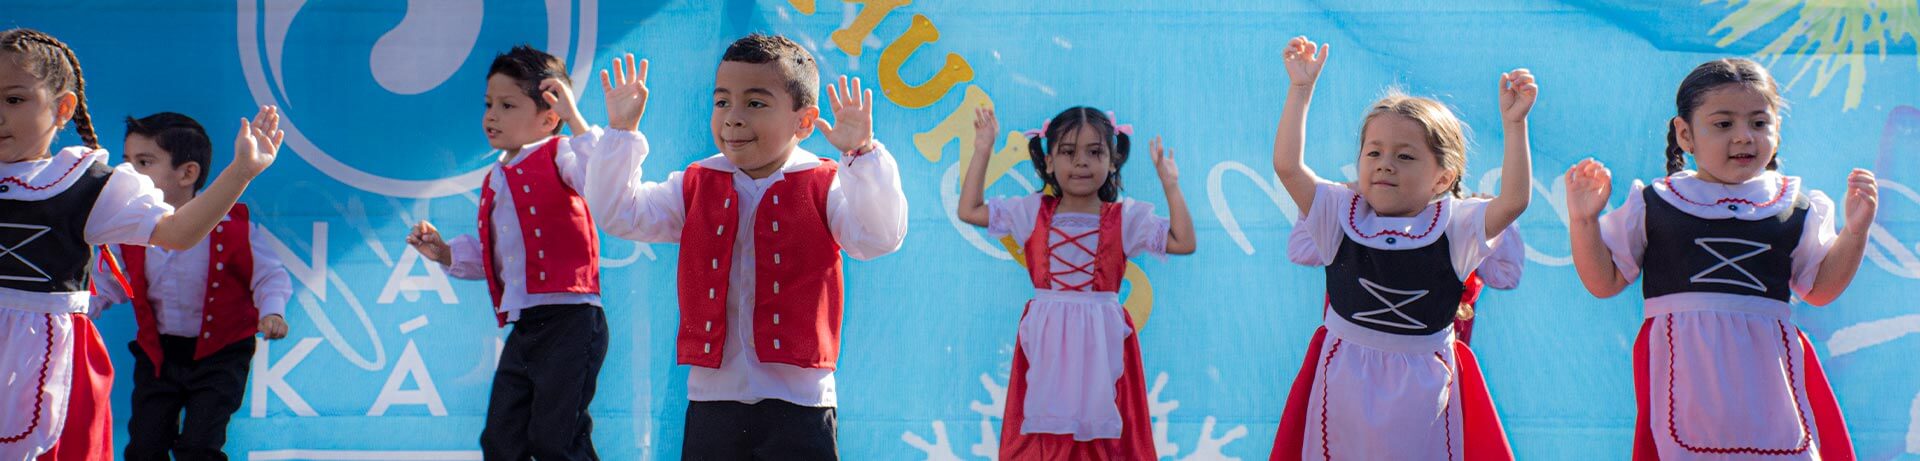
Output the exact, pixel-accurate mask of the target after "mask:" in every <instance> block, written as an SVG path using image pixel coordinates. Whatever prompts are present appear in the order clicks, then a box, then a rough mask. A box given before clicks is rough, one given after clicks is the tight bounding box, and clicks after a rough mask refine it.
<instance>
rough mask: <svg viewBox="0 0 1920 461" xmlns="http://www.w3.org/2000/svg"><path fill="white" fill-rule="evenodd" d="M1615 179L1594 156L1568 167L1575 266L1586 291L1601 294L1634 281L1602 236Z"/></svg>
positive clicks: (1617, 290) (1613, 292) (1569, 227)
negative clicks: (1624, 272) (1622, 271)
mask: <svg viewBox="0 0 1920 461" xmlns="http://www.w3.org/2000/svg"><path fill="white" fill-rule="evenodd" d="M1503 176H1504V175H1503ZM1502 179H1503V180H1504V179H1505V178H1502ZM1612 181H1613V173H1612V172H1610V171H1608V170H1607V167H1606V166H1605V165H1601V164H1600V162H1598V161H1595V160H1593V159H1586V160H1583V161H1581V162H1580V163H1576V164H1574V165H1573V168H1569V169H1567V232H1568V234H1569V236H1570V237H1571V238H1572V240H1573V268H1574V270H1575V271H1576V272H1578V273H1579V274H1580V283H1581V284H1583V285H1586V287H1587V292H1588V293H1592V294H1593V295H1594V296H1596V297H1600V298H1611V297H1613V295H1617V294H1620V290H1624V289H1626V288H1627V285H1628V284H1630V283H1632V282H1633V281H1632V280H1628V279H1627V278H1626V276H1624V275H1622V274H1620V268H1619V267H1617V266H1615V265H1614V264H1613V250H1610V249H1608V248H1607V244H1606V242H1603V241H1601V240H1600V209H1601V208H1605V207H1606V206H1607V199H1608V197H1610V196H1612V195H1613V184H1612Z"/></svg>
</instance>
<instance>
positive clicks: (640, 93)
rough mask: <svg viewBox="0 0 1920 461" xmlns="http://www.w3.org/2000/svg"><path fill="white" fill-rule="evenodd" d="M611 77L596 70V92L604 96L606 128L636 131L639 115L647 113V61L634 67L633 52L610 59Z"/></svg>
mask: <svg viewBox="0 0 1920 461" xmlns="http://www.w3.org/2000/svg"><path fill="white" fill-rule="evenodd" d="M613 71H614V74H613V75H612V76H611V77H609V75H608V74H607V71H604V70H602V71H600V89H601V90H602V91H605V92H606V95H607V126H608V127H611V128H613V129H616V130H626V131H634V130H638V129H640V116H641V115H643V114H645V113H646V112H647V61H646V60H644V59H642V60H640V63H639V65H638V67H636V66H635V64H634V59H633V53H627V55H626V56H625V57H622V58H614V60H613Z"/></svg>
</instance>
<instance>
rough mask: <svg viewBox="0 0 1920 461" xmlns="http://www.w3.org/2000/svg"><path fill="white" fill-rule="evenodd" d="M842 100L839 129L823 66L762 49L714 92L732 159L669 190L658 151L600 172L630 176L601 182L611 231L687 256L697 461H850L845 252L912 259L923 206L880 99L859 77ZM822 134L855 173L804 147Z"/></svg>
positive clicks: (745, 44) (684, 331)
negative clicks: (843, 423) (877, 133)
mask: <svg viewBox="0 0 1920 461" xmlns="http://www.w3.org/2000/svg"><path fill="white" fill-rule="evenodd" d="M644 75H645V73H644V72H641V73H639V75H638V77H639V78H644ZM622 83H623V84H625V83H629V82H624V81H623V82H622ZM828 90H829V93H830V95H829V96H830V99H829V101H830V102H831V103H832V107H833V111H834V113H833V116H834V121H835V122H837V123H838V125H830V124H828V123H827V121H826V120H825V119H821V118H819V116H820V107H819V106H818V105H817V103H816V99H818V97H819V94H818V92H819V70H818V69H817V68H816V67H815V65H814V60H813V57H812V55H810V54H808V53H807V51H806V49H804V48H801V47H800V45H799V44H796V43H794V42H793V41H792V40H788V39H787V38H785V37H779V36H766V35H758V34H755V35H751V36H748V37H746V38H742V39H740V40H738V41H735V42H733V45H732V46H730V47H728V48H727V51H726V54H725V56H723V57H721V60H720V68H719V72H718V75H717V78H716V79H715V81H714V89H713V96H712V101H711V107H712V108H713V119H712V129H713V142H714V144H715V145H716V146H717V147H719V150H720V154H718V155H714V156H711V157H707V158H705V159H702V160H698V161H695V162H693V164H692V165H689V166H688V167H687V169H686V171H684V172H674V173H671V174H669V175H667V179H666V181H665V182H646V181H642V180H640V164H641V163H642V162H643V161H644V160H645V158H646V155H647V150H646V149H645V148H644V147H643V148H642V149H638V150H637V151H636V152H633V153H631V154H623V155H601V156H595V157H594V158H593V160H592V163H593V169H594V170H596V171H605V172H610V173H612V172H618V173H619V174H609V175H607V176H604V177H595V178H592V179H589V180H588V182H587V190H588V196H589V197H590V198H591V200H589V202H588V203H590V204H592V205H593V207H594V212H595V214H596V215H599V216H600V217H601V218H602V219H601V221H600V228H601V229H602V230H605V231H607V232H608V233H610V234H613V235H616V236H619V237H621V238H626V239H632V240H638V241H643V242H678V243H679V244H680V262H679V275H678V277H677V278H678V283H679V295H680V333H679V339H678V345H677V347H676V349H677V350H678V358H679V363H683V364H688V365H692V366H693V369H692V370H690V371H689V372H688V373H687V398H688V399H689V400H691V401H692V402H691V403H689V404H688V405H687V421H686V435H685V440H684V442H683V445H682V446H683V447H684V448H683V450H684V451H683V454H682V457H683V458H684V459H690V460H695V459H697V460H747V459H756V458H757V459H768V458H778V459H835V458H836V457H837V456H838V455H837V448H836V442H835V433H836V429H835V425H836V423H835V413H834V407H835V404H836V396H835V391H834V378H833V370H834V365H835V362H836V361H837V360H838V359H839V356H840V319H841V315H840V313H841V304H842V301H841V300H842V296H841V267H840V260H841V256H840V255H841V251H843V250H844V251H845V252H846V253H847V254H848V255H850V256H853V257H854V258H855V259H861V260H866V259H871V258H875V257H879V256H881V255H885V254H887V253H891V252H893V251H894V250H897V249H899V248H900V242H901V240H902V239H904V238H905V237H906V233H907V199H906V195H905V194H904V193H903V192H901V189H900V171H899V166H898V165H897V164H896V163H894V159H893V156H892V154H889V153H888V152H887V149H886V147H884V146H881V145H880V143H879V142H878V141H875V140H874V139H873V129H872V117H873V115H872V107H873V93H872V92H869V91H862V90H861V88H860V83H859V81H858V80H855V81H854V82H853V84H852V85H851V86H849V85H847V79H846V77H841V78H840V85H838V86H829V87H828ZM642 96H644V94H643V95H642ZM816 127H817V128H819V129H820V131H821V133H823V134H825V135H826V137H827V141H828V143H830V144H832V146H833V148H834V149H835V150H838V151H840V153H839V154H840V155H839V158H840V161H838V162H836V161H833V160H830V159H825V158H820V157H816V156H814V154H813V153H812V152H808V151H806V150H804V149H800V148H799V147H798V144H799V143H800V141H801V140H804V139H806V138H807V137H808V136H811V135H812V134H813V130H814V129H815V128H816ZM642 146H644V144H642Z"/></svg>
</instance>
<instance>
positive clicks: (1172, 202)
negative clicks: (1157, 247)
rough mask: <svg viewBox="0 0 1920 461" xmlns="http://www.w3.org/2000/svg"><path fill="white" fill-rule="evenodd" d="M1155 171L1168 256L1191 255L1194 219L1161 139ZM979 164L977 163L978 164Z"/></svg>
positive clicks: (1170, 153)
mask: <svg viewBox="0 0 1920 461" xmlns="http://www.w3.org/2000/svg"><path fill="white" fill-rule="evenodd" d="M1149 145H1150V146H1151V149H1149V151H1150V153H1151V155H1152V157H1153V169H1154V171H1155V172H1158V173H1159V174H1160V189H1161V190H1162V191H1164V192H1166V194H1167V215H1168V216H1167V217H1168V218H1169V220H1170V221H1171V222H1170V223H1169V224H1170V225H1169V226H1168V227H1167V254H1176V255H1190V254H1193V251H1194V249H1196V248H1197V247H1198V246H1199V243H1198V242H1195V241H1194V240H1193V238H1194V235H1193V218H1192V217H1189V216H1187V197H1186V196H1185V195H1182V194H1181V193H1180V168H1179V167H1176V166H1174V164H1173V151H1171V150H1163V149H1161V147H1160V137H1158V136H1155V137H1154V138H1153V142H1151V143H1149ZM978 163H979V162H977V161H976V162H975V164H978Z"/></svg>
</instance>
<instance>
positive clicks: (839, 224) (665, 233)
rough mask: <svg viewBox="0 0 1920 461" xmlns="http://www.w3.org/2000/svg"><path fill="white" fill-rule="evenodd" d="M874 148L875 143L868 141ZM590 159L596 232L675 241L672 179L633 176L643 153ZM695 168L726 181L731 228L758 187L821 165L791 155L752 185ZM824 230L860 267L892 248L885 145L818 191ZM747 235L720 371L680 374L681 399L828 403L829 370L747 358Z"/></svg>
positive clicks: (682, 208) (745, 217)
mask: <svg viewBox="0 0 1920 461" xmlns="http://www.w3.org/2000/svg"><path fill="white" fill-rule="evenodd" d="M875 144H876V145H878V143H875ZM639 146H640V147H639V148H638V149H629V150H626V151H622V152H621V153H619V154H609V155H595V156H594V157H593V158H592V159H591V160H590V162H591V163H592V168H591V169H592V170H593V171H595V172H596V174H595V175H593V176H590V177H589V178H588V179H587V204H588V205H589V206H590V207H592V208H593V214H594V217H595V222H597V223H599V226H600V229H601V230H604V231H606V232H607V233H609V234H613V235H614V236H617V237H620V238H624V239H628V240H636V241H641V242H675V243H677V242H679V241H680V231H681V229H682V227H683V226H685V224H686V221H687V211H686V205H685V200H684V198H683V194H682V192H683V189H682V186H681V176H682V174H683V172H679V171H676V172H673V173H670V174H668V175H667V180H666V181H662V182H649V181H644V180H641V179H640V172H641V168H640V165H641V164H642V163H643V162H645V160H646V157H647V154H648V150H647V147H646V144H645V142H644V140H643V141H642V142H641V143H639ZM696 163H698V164H699V165H700V166H703V167H706V168H711V169H715V170H719V171H727V172H731V173H732V174H733V188H734V191H735V192H737V193H738V194H739V195H740V196H739V200H738V203H740V204H742V205H743V206H741V207H739V209H740V222H743V223H748V222H753V219H754V218H753V216H754V211H755V210H756V208H758V206H759V203H760V198H761V196H762V195H764V194H765V193H766V191H767V188H768V187H770V186H772V185H773V184H774V183H777V182H780V181H781V180H782V179H784V178H786V174H787V173H789V172H796V171H805V170H808V169H811V168H814V167H816V166H818V165H819V164H820V159H819V158H818V157H815V156H814V155H813V153H811V152H807V151H806V150H804V149H798V148H796V149H794V151H793V152H792V154H790V155H789V156H788V157H787V161H786V163H785V164H784V165H783V166H782V167H781V168H780V170H779V171H776V172H774V173H773V174H772V175H768V176H767V177H765V178H761V179H754V178H752V177H750V176H747V174H746V173H745V172H742V171H740V170H739V168H738V167H736V166H735V165H734V164H733V163H732V162H731V161H728V160H727V158H726V157H724V156H721V155H715V156H712V157H708V158H706V159H703V160H699V161H698V162H696ZM827 226H828V228H829V230H830V231H831V232H832V234H833V238H834V240H835V241H837V242H839V244H840V247H841V249H843V250H845V251H846V252H847V255H848V256H852V257H853V258H854V259H859V260H868V259H873V258H877V257H880V256H882V255H886V254H887V253H892V252H893V251H894V250H898V249H899V248H900V243H901V241H903V240H905V239H906V234H907V197H906V193H905V192H903V191H902V190H901V188H900V167H899V165H898V164H896V163H895V162H894V159H893V155H892V154H891V153H889V152H888V151H887V149H886V147H885V146H879V147H877V148H875V149H874V150H873V151H872V152H869V153H867V154H864V155H860V156H857V157H854V158H852V159H850V160H848V161H846V162H843V163H842V164H841V168H840V171H839V173H838V174H837V175H836V176H835V177H834V180H833V183H832V184H831V185H829V186H828V188H827ZM753 234H754V233H753V232H738V233H736V237H735V239H734V242H733V265H732V270H730V271H729V272H728V274H727V284H728V289H727V337H726V347H725V349H726V353H725V355H724V356H722V358H721V362H720V368H705V367H693V369H692V370H691V371H689V372H688V374H687V398H688V399H689V400H695V401H735V402H746V403H755V402H759V401H761V400H765V399H779V400H784V401H787V402H791V403H794V404H798V405H805V406H811V407H833V406H835V405H836V400H837V399H836V397H835V394H834V381H833V371H832V370H825V369H818V368H802V367H798V366H793V365H787V364H783V363H766V362H761V361H760V360H759V358H757V357H756V356H755V355H754V346H753V306H754V286H755V285H754V282H755V274H754V272H753V268H754V267H755V266H754V250H753V249H754V242H753Z"/></svg>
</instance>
